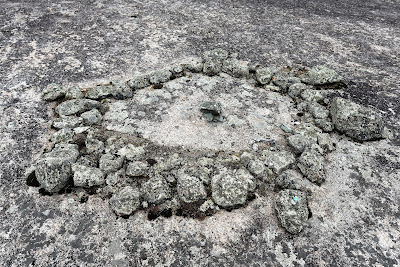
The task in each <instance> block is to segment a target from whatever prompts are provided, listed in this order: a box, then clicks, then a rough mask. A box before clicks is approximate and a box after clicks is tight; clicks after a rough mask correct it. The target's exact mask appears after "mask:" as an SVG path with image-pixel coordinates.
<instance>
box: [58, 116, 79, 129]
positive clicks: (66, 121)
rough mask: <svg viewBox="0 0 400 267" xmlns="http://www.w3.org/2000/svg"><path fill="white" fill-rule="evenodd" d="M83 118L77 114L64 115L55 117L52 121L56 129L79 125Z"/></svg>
mask: <svg viewBox="0 0 400 267" xmlns="http://www.w3.org/2000/svg"><path fill="white" fill-rule="evenodd" d="M82 123H83V119H82V118H81V117H77V116H65V117H61V118H55V119H54V121H53V127H54V128H56V129H64V128H76V127H79V126H81V125H82Z"/></svg>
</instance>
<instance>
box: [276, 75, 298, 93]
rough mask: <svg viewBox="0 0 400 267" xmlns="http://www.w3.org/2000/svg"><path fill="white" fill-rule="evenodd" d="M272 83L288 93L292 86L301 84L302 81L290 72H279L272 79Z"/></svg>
mask: <svg viewBox="0 0 400 267" xmlns="http://www.w3.org/2000/svg"><path fill="white" fill-rule="evenodd" d="M272 82H273V84H275V85H276V86H279V88H281V90H282V92H284V93H286V92H287V91H288V88H289V87H290V86H291V85H293V84H297V83H300V79H299V78H297V77H293V76H292V75H291V74H290V73H289V72H285V71H279V72H277V73H275V74H274V76H273V77H272Z"/></svg>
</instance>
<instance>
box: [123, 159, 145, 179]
mask: <svg viewBox="0 0 400 267" xmlns="http://www.w3.org/2000/svg"><path fill="white" fill-rule="evenodd" d="M149 167H150V166H149V164H148V163H147V162H146V161H133V162H130V163H129V164H128V166H127V167H126V175H129V176H146V175H147V174H148V171H149Z"/></svg>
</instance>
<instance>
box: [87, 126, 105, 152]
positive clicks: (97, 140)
mask: <svg viewBox="0 0 400 267" xmlns="http://www.w3.org/2000/svg"><path fill="white" fill-rule="evenodd" d="M85 147H86V151H87V152H88V153H95V154H101V153H102V152H103V151H104V142H103V140H102V133H101V132H100V131H97V130H94V129H90V130H89V131H88V133H87V136H86V139H85Z"/></svg>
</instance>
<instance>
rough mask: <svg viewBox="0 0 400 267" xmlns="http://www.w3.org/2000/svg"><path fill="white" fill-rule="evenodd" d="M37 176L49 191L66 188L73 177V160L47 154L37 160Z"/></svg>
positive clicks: (43, 186)
mask: <svg viewBox="0 0 400 267" xmlns="http://www.w3.org/2000/svg"><path fill="white" fill-rule="evenodd" d="M35 176H36V179H37V181H38V182H39V183H40V186H41V187H42V188H43V189H45V190H46V191H47V192H50V193H56V192H58V191H60V190H61V189H62V188H64V187H65V186H66V185H67V184H68V181H69V179H70V177H71V162H70V161H69V160H68V159H65V158H56V157H51V156H47V157H44V158H41V159H39V160H38V161H37V163H36V166H35Z"/></svg>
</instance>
